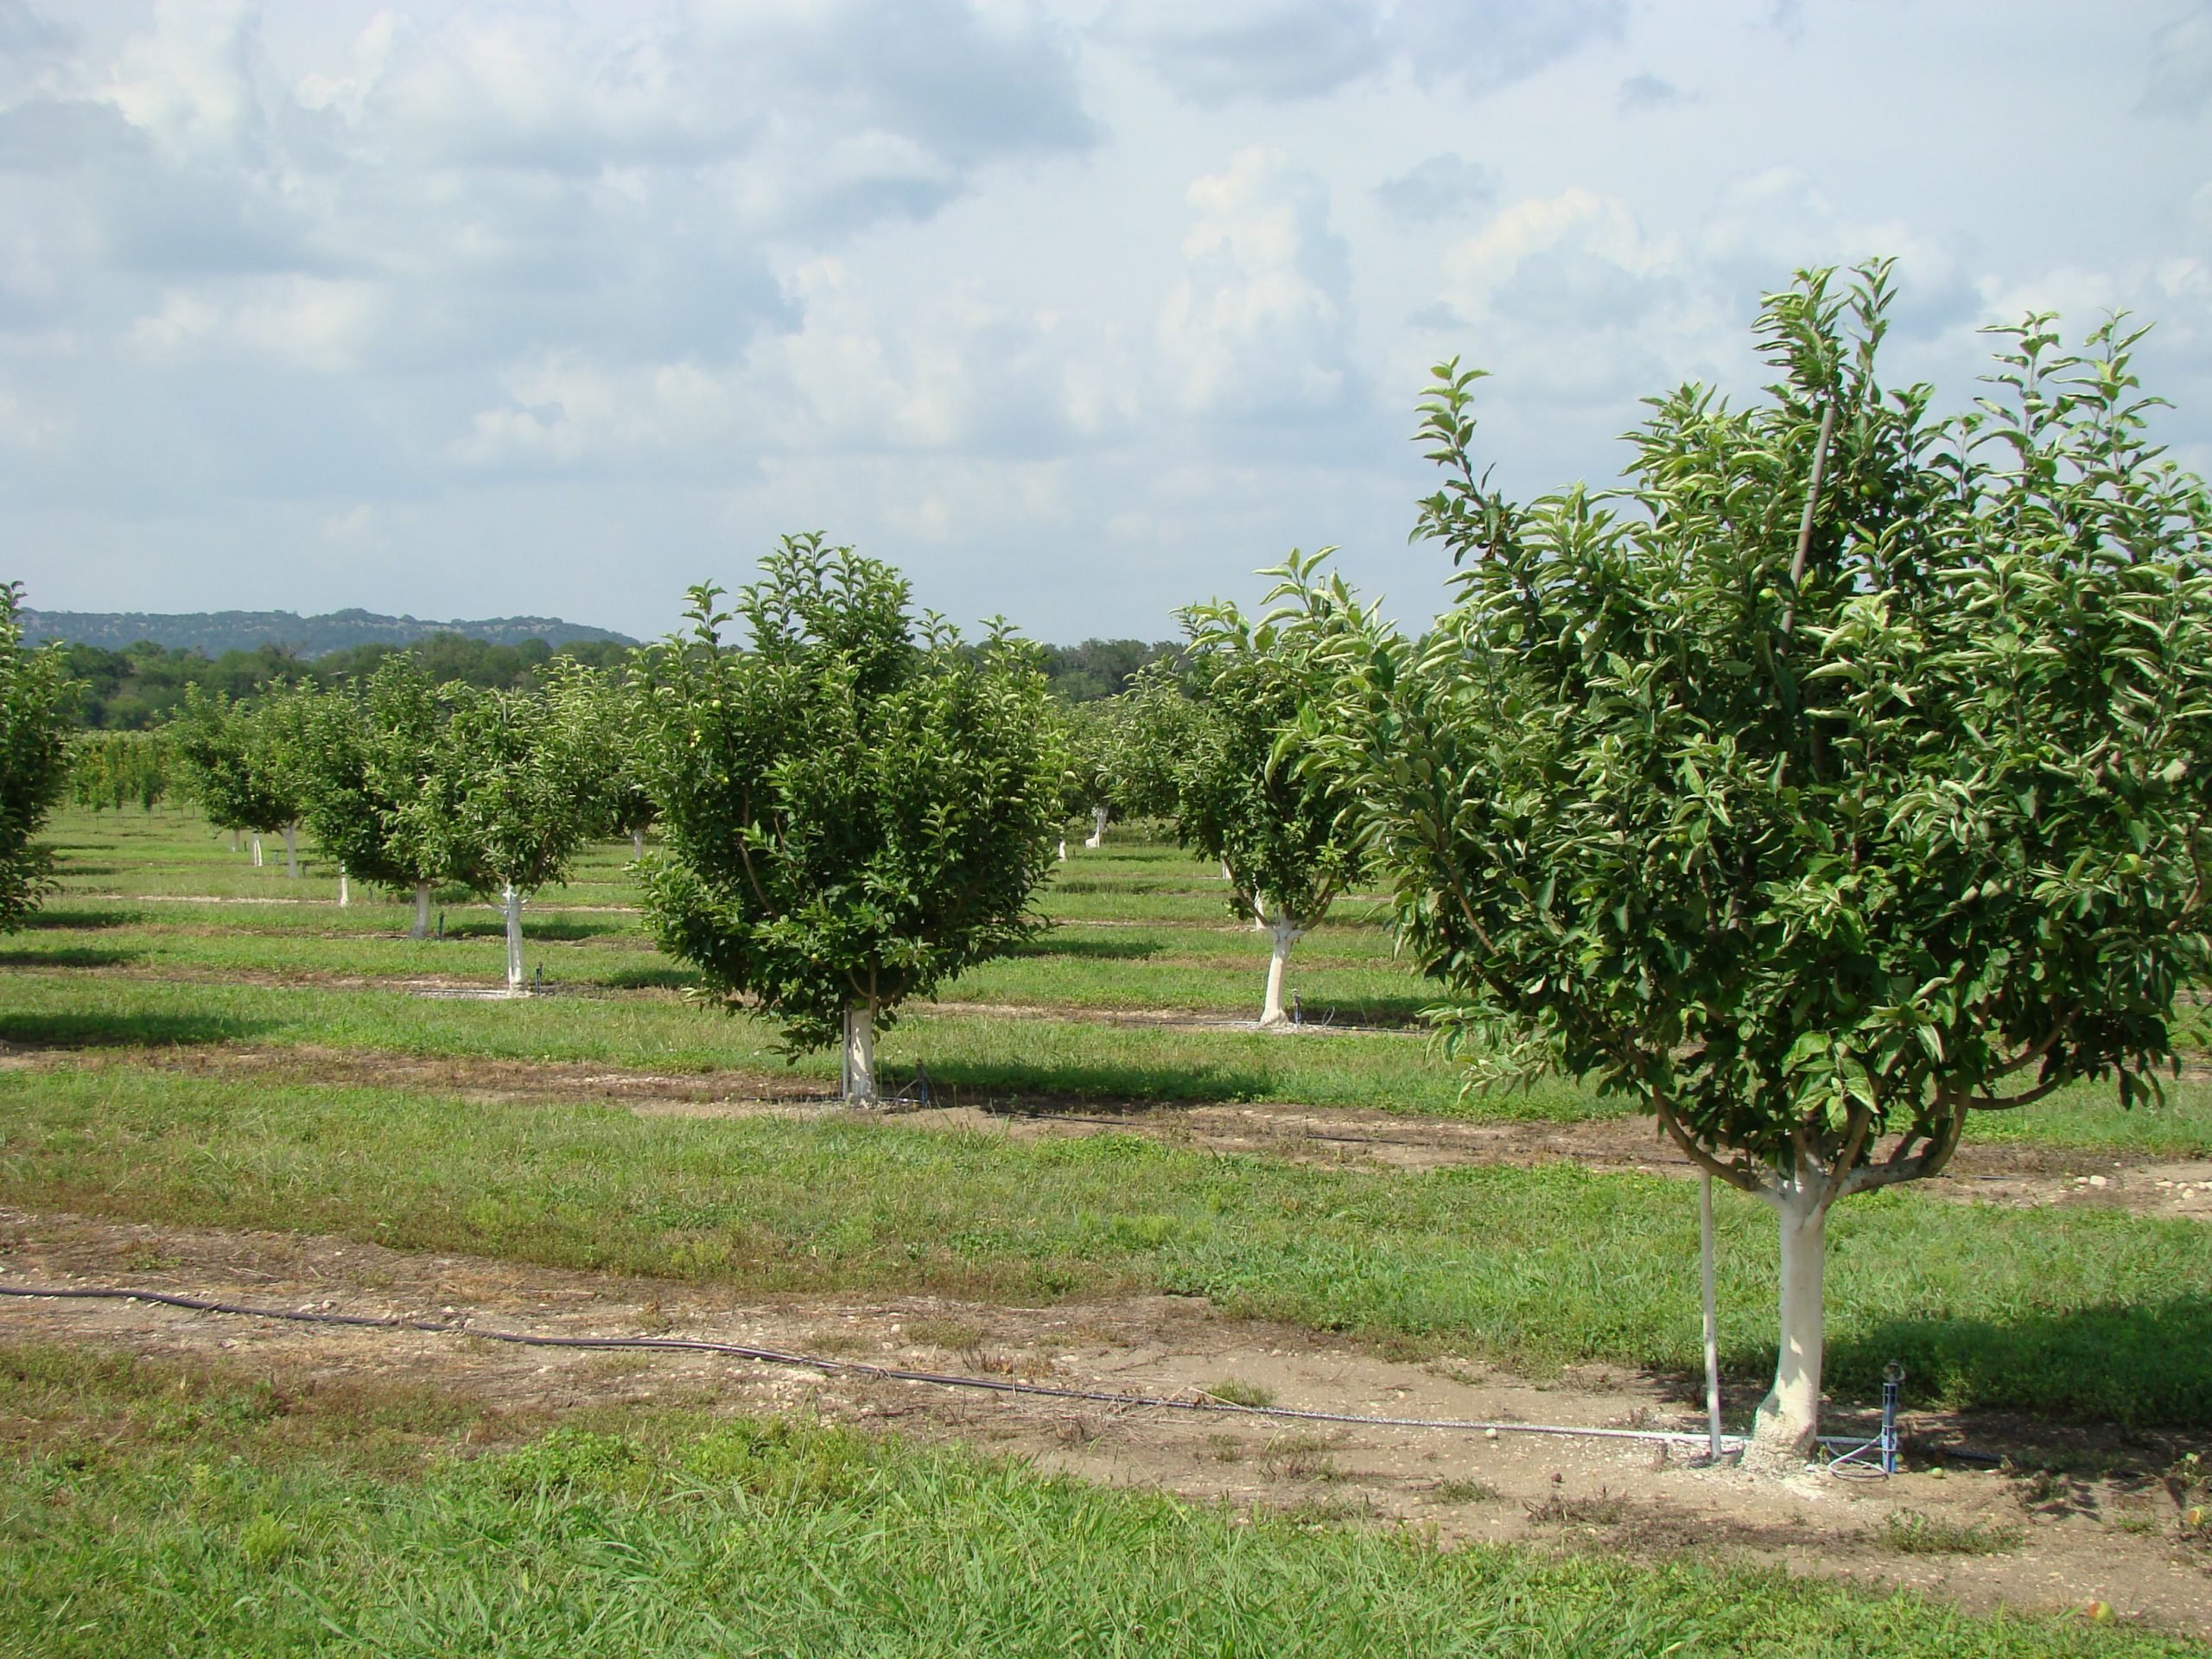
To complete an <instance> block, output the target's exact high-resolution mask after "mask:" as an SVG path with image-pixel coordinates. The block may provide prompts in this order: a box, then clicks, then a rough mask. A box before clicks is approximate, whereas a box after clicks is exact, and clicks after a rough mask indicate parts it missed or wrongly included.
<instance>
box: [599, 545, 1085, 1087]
mask: <svg viewBox="0 0 2212 1659" xmlns="http://www.w3.org/2000/svg"><path fill="white" fill-rule="evenodd" d="M720 597H721V590H720V589H719V588H708V587H702V588H693V589H692V590H691V609H690V617H691V620H692V622H693V630H692V632H691V634H690V637H689V638H679V639H671V640H670V641H669V642H668V643H667V644H665V645H661V646H658V647H657V648H656V649H654V650H653V651H652V652H651V653H649V654H648V655H647V657H646V658H645V662H644V664H643V666H642V669H641V677H642V682H643V684H644V687H645V707H646V709H647V715H646V731H647V733H648V741H647V742H646V744H645V747H644V753H645V757H646V772H647V774H648V781H649V785H650V787H651V789H652V793H653V795H654V797H655V798H657V799H658V801H659V802H660V804H661V808H662V819H661V822H662V827H663V832H664V836H665V837H666V844H667V851H666V852H665V853H664V854H658V855H653V856H651V857H648V858H647V859H646V860H645V911H646V917H647V919H648V921H649V922H650V924H651V925H652V930H653V932H654V935H655V937H656V938H658V940H659V942H660V944H661V947H662V948H663V949H664V950H667V951H668V952H669V953H670V954H671V955H672V956H675V957H679V958H681V959H682V960H683V961H686V962H689V963H692V964H693V965H695V966H696V967H697V968H698V969H700V971H701V972H702V975H703V976H705V979H706V981H707V982H708V983H709V985H710V986H712V987H713V988H715V989H717V990H719V991H721V992H722V993H723V994H724V995H727V996H728V997H730V998H732V999H736V998H745V999H748V1000H750V1001H753V1002H754V1003H756V1004H757V1005H758V1006H759V1007H761V1008H762V1009H763V1010H764V1011H765V1012H766V1013H767V1014H770V1015H772V1017H774V1018H775V1019H777V1020H779V1021H780V1022H781V1023H782V1026H783V1031H784V1040H785V1045H786V1046H787V1048H788V1049H789V1050H790V1051H791V1052H793V1053H801V1052H807V1051H809V1050H812V1049H817V1048H823V1047H827V1046H829V1045H830V1044H831V1043H833V1042H839V1041H842V1045H843V1056H844V1065H843V1079H844V1085H843V1092H844V1095H845V1096H846V1098H847V1099H849V1100H855V1101H867V1100H870V1099H873V1098H874V1096H875V1094H876V1088H875V1050H874V1034H875V1032H876V1031H877V1029H878V1028H879V1027H884V1026H887V1025H889V1024H890V1023H891V1022H892V1021H893V1020H895V1019H896V1018H897V1016H898V1010H899V1005H900V1004H901V1003H902V1002H903V1001H906V999H907V998H909V997H913V996H927V995H931V993H932V992H934V991H935V990H936V989H937V988H938V986H939V985H941V984H943V983H944V982H945V981H946V980H949V979H950V978H952V977H954V976H956V975H957V974H959V973H961V972H962V971H963V970H964V969H968V968H969V967H971V966H973V965H974V964H975V963H979V962H984V961H988V959H990V958H991V957H995V956H999V955H1001V954H1003V953H1004V952H1005V951H1006V950H1007V949H1008V948H1009V947H1010V946H1012V945H1013V944H1015V943H1016V942H1017V941H1018V940H1020V939H1021V938H1025V937H1027V935H1029V934H1030V933H1031V932H1032V931H1033V930H1034V928H1035V926H1036V924H1035V922H1034V920H1033V918H1032V917H1031V916H1030V914H1029V912H1028V906H1029V900H1030V898H1031V895H1032V894H1033V893H1035V892H1036V890H1037V888H1038V887H1039V884H1040V883H1041V882H1042V881H1043V880H1044V879H1045V878H1046V874H1047V873H1048V872H1049V870H1050V869H1051V868H1052V840H1053V836H1054V834H1055V831H1056V830H1057V829H1058V823H1059V784H1060V777H1061V772H1062V770H1063V766H1064V764H1065V757H1064V756H1063V755H1062V754H1061V753H1059V750H1058V742H1057V740H1056V738H1055V735H1054V732H1055V728H1054V722H1053V721H1052V718H1051V712H1050V709H1049V706H1048V702H1047V697H1048V693H1047V691H1046V683H1045V678H1044V675H1043V673H1042V672H1041V670H1040V656H1039V652H1038V649H1037V647H1035V646H1034V645H1028V644H1027V643H1025V642H1023V641H1021V640H1019V639H1015V638H1014V637H1013V635H1012V634H1011V633H1009V632H1007V629H1006V628H1005V627H1004V626H1002V625H1000V624H997V623H994V624H993V625H992V626H991V627H990V629H989V632H988V633H987V634H986V636H985V637H984V639H982V642H981V643H980V644H978V645H974V646H972V647H971V646H969V645H963V643H962V640H961V639H960V636H959V634H958V633H957V632H956V631H955V630H953V629H952V628H950V627H949V626H946V625H945V624H944V622H943V621H942V620H940V619H938V618H937V617H935V616H926V617H925V618H924V619H922V620H921V621H920V622H919V623H917V622H916V620H914V618H913V617H912V614H911V613H910V608H909V605H910V599H909V591H908V588H907V585H906V581H905V579H904V578H903V577H901V576H900V575H899V574H898V572H897V571H895V570H893V569H892V568H891V567H890V566H888V565H887V564H883V563H879V562H877V561H876V560H874V559H868V558H863V557H861V556H859V555H857V554H855V553H854V552H853V551H852V550H850V549H849V548H831V547H826V546H824V545H823V540H822V537H820V536H819V535H807V536H799V537H786V538H785V540H784V542H783V543H782V544H781V546H780V547H779V549H778V550H777V551H775V552H774V553H772V554H770V555H769V556H767V557H766V559H764V560H763V561H762V562H761V574H760V580H759V581H757V582H753V584H752V585H751V586H749V587H747V588H744V589H742V590H741V591H740V592H739V593H738V594H737V595H736V599H735V604H734V607H733V608H732V609H730V610H728V611H724V610H720V609H717V608H716V601H717V600H718V599H719V598H720ZM731 622H739V623H741V624H742V625H743V626H744V628H745V631H746V634H747V639H746V640H745V642H744V643H743V644H742V645H732V644H730V643H729V642H727V641H726V640H725V639H724V638H723V634H722V630H723V628H724V626H726V625H728V624H729V623H731Z"/></svg>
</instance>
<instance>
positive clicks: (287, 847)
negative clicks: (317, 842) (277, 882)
mask: <svg viewBox="0 0 2212 1659" xmlns="http://www.w3.org/2000/svg"><path fill="white" fill-rule="evenodd" d="M284 874H286V875H288V876H289V877H291V879H292V880H295V881H296V880H299V879H300V826H299V825H298V824H296V823H288V824H286V825H285V826H284Z"/></svg>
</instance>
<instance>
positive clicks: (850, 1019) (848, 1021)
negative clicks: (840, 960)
mask: <svg viewBox="0 0 2212 1659" xmlns="http://www.w3.org/2000/svg"><path fill="white" fill-rule="evenodd" d="M839 1082H840V1086H841V1087H842V1089H843V1090H844V1096H845V1103H846V1104H848V1105H851V1106H872V1105H874V1103H875V1097H876V1096H875V1009H874V1007H873V1006H871V1005H870V1004H868V1003H865V1002H863V1003H861V1005H860V1006H859V1007H850V1008H847V1009H846V1010H845V1053H844V1065H843V1069H842V1076H841V1077H840V1079H839Z"/></svg>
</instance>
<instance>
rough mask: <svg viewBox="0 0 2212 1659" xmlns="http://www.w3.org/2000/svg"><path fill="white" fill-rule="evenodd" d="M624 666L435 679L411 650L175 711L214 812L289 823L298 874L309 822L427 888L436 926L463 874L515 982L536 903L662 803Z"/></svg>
mask: <svg viewBox="0 0 2212 1659" xmlns="http://www.w3.org/2000/svg"><path fill="white" fill-rule="evenodd" d="M628 695H629V693H628V690H627V687H626V684H625V683H622V682H620V681H618V680H614V679H611V678H609V677H606V676H602V675H601V674H598V673H595V672H594V671H592V670H589V669H587V668H582V667H580V666H579V667H570V668H565V669H564V670H563V671H559V672H556V673H555V674H554V675H553V676H552V677H551V678H550V681H549V683H548V684H547V685H546V687H545V688H544V689H543V690H524V691H499V690H479V689H477V688H475V687H472V686H469V685H466V684H463V683H458V682H455V683H448V684H445V685H435V684H433V683H431V682H430V680H429V678H428V677H426V676H425V675H424V674H423V671H422V670H421V669H420V667H419V666H418V665H417V664H416V662H415V660H414V658H411V657H410V656H404V655H398V656H393V657H390V658H386V659H385V661H384V662H383V663H381V664H378V667H377V669H376V670H375V671H374V672H373V673H372V674H371V675H370V676H369V677H367V678H366V679H365V680H363V681H360V682H358V683H353V684H350V685H344V686H340V687H338V688H335V689H334V690H327V691H316V690H306V689H301V690H280V691H276V692H272V693H270V695H268V696H264V697H262V698H260V699H257V700H256V701H254V702H250V703H249V702H231V701H229V700H227V699H226V698H223V697H220V696H206V695H204V694H201V693H199V692H197V691H195V692H194V693H193V694H192V695H191V696H190V697H189V698H188V701H187V703H186V706H185V709H184V711H183V713H182V714H181V716H180V717H179V719H178V720H177V721H176V722H175V724H174V725H173V726H172V727H170V728H166V730H165V733H164V735H165V736H166V737H167V738H168V741H169V742H170V743H171V745H172V747H173V749H174V752H175V756H176V758H177V760H178V763H179V765H180V766H181V769H182V772H183V774H184V778H185V782H186V786H187V788H188V791H190V793H191V794H192V795H193V797H194V798H195V799H197V800H198V801H199V802H200V806H201V808H202V810H204V811H205V812H206V813H207V817H208V818H209V820H210V821H211V822H212V823H214V824H215V825H216V826H217V827H218V828H221V829H231V830H232V831H233V832H234V833H236V832H241V831H242V832H245V833H247V834H250V835H251V836H252V838H253V853H254V862H255V863H256V864H259V863H260V862H261V838H262V837H263V836H266V835H282V836H283V840H284V847H285V855H286V860H287V865H288V868H289V872H290V874H294V875H297V874H298V873H299V864H298V832H299V831H300V830H301V829H302V828H304V829H306V830H307V832H308V835H309V836H311V837H312V838H313V839H314V841H315V844H316V846H317V847H318V848H319V849H321V851H322V853H323V854H324V855H326V856H327V857H328V858H329V859H331V860H332V861H334V863H335V864H336V865H337V867H338V870H339V884H340V886H339V893H340V903H341V904H344V903H346V902H348V901H349V900H350V898H351V891H352V885H353V883H354V882H356V881H359V882H364V883H366V884H368V885H371V886H373V887H385V888H388V889H391V890H392V891H395V892H399V893H411V894H412V895H413V898H414V902H415V925H414V932H415V935H416V937H417V938H420V937H422V936H423V934H425V933H427V932H428V931H429V915H430V895H431V893H432V891H433V890H434V889H435V888H437V887H464V888H467V889H468V890H469V891H471V892H473V893H478V894H480V896H482V897H484V898H486V899H491V900H493V901H496V902H497V903H499V906H501V908H502V910H503V911H504V912H505V918H506V930H507V982H508V987H509V988H510V989H513V990H519V989H520V988H521V986H522V983H523V950H522V906H523V904H524V900H525V899H528V898H529V897H530V895H531V894H532V893H535V892H537V890H538V889H539V888H540V887H545V886H547V885H549V884H551V883H554V882H557V881H560V880H563V879H564V877H565V876H566V874H567V873H568V868H569V862H570V861H571V860H572V859H573V858H574V857H575V854H576V852H577V850H578V849H580V848H581V847H582V845H583V844H584V843H585V842H587V841H588V840H589V839H591V838H593V837H594V836H607V835H614V834H620V833H625V832H628V833H632V835H633V837H641V836H642V834H643V830H644V828H645V824H646V823H649V822H650V819H651V810H650V806H649V805H647V804H644V803H643V800H642V797H641V794H640V792H639V791H638V789H637V788H636V785H635V780H634V777H633V775H632V768H631V766H630V765H629V760H630V751H629V734H630V732H631V730H632V721H630V720H629V719H628V718H627V715H626V709H625V699H626V697H627V696H628Z"/></svg>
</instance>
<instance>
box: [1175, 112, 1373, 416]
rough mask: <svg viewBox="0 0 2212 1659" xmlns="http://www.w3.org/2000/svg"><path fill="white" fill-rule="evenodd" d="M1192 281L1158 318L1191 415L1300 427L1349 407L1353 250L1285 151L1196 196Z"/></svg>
mask: <svg viewBox="0 0 2212 1659" xmlns="http://www.w3.org/2000/svg"><path fill="white" fill-rule="evenodd" d="M1188 200H1189V202H1190V205H1191V207H1192V208H1193V209H1194V210H1195V213H1196V215H1197V222H1196V223H1195V224H1194V225H1193V226H1192V229H1191V232H1190V234H1189V235H1188V236H1186V237H1185V238H1184V242H1183V254H1184V259H1185V264H1186V266H1187V267H1188V270H1187V274H1186V275H1185V277H1183V278H1182V279H1181V280H1180V281H1179V282H1178V283H1176V284H1175V286H1174V288H1173V290H1172V291H1171V292H1170V293H1169V295H1168V297H1167V302H1166V306H1165V308H1163V310H1162V312H1161V314H1160V346H1161V349H1162V353H1163V355H1164V357H1165V359H1166V369H1167V372H1168V373H1169V374H1170V375H1171V376H1172V377H1173V380H1174V383H1175V389H1176V393H1177V396H1178V398H1179V402H1180V403H1181V404H1182V406H1183V407H1184V408H1185V409H1186V410H1190V411H1191V412H1192V413H1194V414H1200V415H1211V416H1227V417H1230V418H1236V419H1261V420H1281V419H1292V420H1295V419H1299V418H1301V417H1306V416H1313V415H1317V414H1319V413H1322V412H1325V411H1326V410H1331V409H1332V408H1336V407H1338V406H1340V405H1341V404H1343V403H1344V400H1345V398H1346V397H1347V396H1348V395H1349V394H1350V392H1351V386H1352V380H1353V373H1352V369H1351V360H1350V357H1349V355H1348V346H1349V341H1350V337H1351V295H1350V280H1349V273H1348V269H1347V253H1346V250H1345V246H1344V240H1343V238H1341V237H1339V236H1338V234H1337V233H1336V232H1334V231H1333V230H1332V229H1331V228H1330V226H1329V203H1328V194H1327V191H1326V189H1325V187H1324V186H1323V185H1322V184H1321V182H1320V181H1319V179H1317V178H1315V177H1314V176H1313V175H1312V174H1310V173H1307V172H1306V171H1304V170H1303V169H1301V168H1297V167H1294V165H1292V163H1291V162H1290V161H1289V159H1288V157H1287V156H1284V155H1283V154H1281V152H1280V151H1276V150H1269V149H1244V150H1240V151H1238V152H1237V153H1236V156H1233V157H1231V158H1230V164H1229V169H1228V171H1226V172H1224V173H1217V174H1210V175H1206V176H1205V177H1202V178H1200V179H1198V181H1195V182H1194V183H1193V184H1192V186H1191V188H1190V191H1189V193H1188Z"/></svg>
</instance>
